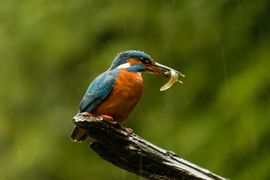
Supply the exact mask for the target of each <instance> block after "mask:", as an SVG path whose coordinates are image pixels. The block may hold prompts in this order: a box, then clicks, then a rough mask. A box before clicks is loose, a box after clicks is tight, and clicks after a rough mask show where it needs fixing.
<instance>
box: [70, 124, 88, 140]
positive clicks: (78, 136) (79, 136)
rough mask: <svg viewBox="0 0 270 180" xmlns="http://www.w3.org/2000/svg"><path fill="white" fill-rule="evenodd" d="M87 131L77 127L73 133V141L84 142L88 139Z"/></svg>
mask: <svg viewBox="0 0 270 180" xmlns="http://www.w3.org/2000/svg"><path fill="white" fill-rule="evenodd" d="M87 136H88V135H87V133H86V130H85V129H83V128H79V127H77V126H76V127H75V128H74V129H73V131H72V133H71V136H70V137H71V139H72V140H73V141H75V142H82V141H84V140H85V139H86V138H87Z"/></svg>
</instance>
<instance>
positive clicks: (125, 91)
mask: <svg viewBox="0 0 270 180" xmlns="http://www.w3.org/2000/svg"><path fill="white" fill-rule="evenodd" d="M119 71H120V72H119V76H118V77H117V78H116V82H115V86H114V87H113V89H112V91H111V92H110V94H109V95H108V97H107V98H105V99H104V100H103V102H102V103H101V104H100V105H98V106H97V107H96V108H95V109H94V111H93V112H92V113H93V114H94V115H109V116H111V117H113V120H114V121H117V123H118V124H120V125H123V124H124V123H125V122H126V119H127V117H128V115H129V114H130V113H131V112H132V110H133V109H134V107H135V106H136V104H137V103H138V102H139V100H140V98H141V96H142V92H143V79H142V76H141V74H140V73H136V72H129V71H126V70H125V69H119Z"/></svg>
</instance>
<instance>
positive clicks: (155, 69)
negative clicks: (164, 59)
mask: <svg viewBox="0 0 270 180" xmlns="http://www.w3.org/2000/svg"><path fill="white" fill-rule="evenodd" d="M147 70H148V72H150V73H152V74H155V75H158V76H163V77H167V78H169V77H170V73H169V72H170V71H175V72H176V73H177V74H178V75H179V76H182V77H185V75H184V74H182V73H181V72H179V71H177V70H175V69H172V68H170V67H168V66H165V65H163V64H160V63H157V62H153V63H152V64H150V65H147Z"/></svg>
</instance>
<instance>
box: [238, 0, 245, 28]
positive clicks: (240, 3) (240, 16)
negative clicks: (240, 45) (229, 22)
mask: <svg viewBox="0 0 270 180" xmlns="http://www.w3.org/2000/svg"><path fill="white" fill-rule="evenodd" d="M238 3H239V6H238V16H239V20H240V23H241V24H244V22H243V18H242V2H241V0H239V1H238Z"/></svg>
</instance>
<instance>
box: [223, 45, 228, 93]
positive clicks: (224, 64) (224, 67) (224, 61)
mask: <svg viewBox="0 0 270 180" xmlns="http://www.w3.org/2000/svg"><path fill="white" fill-rule="evenodd" d="M222 64H223V72H224V76H225V86H226V93H227V96H229V94H230V90H229V84H228V74H227V67H226V57H225V48H224V47H223V48H222Z"/></svg>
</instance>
